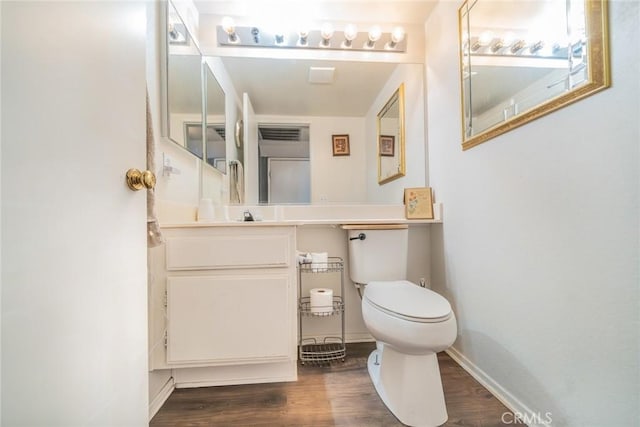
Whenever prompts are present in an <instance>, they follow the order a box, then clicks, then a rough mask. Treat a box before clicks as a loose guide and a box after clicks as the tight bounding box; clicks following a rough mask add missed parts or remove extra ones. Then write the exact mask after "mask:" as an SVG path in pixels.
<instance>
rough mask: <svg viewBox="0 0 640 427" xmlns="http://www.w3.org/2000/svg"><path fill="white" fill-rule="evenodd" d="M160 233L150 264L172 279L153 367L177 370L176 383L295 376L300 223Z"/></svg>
mask: <svg viewBox="0 0 640 427" xmlns="http://www.w3.org/2000/svg"><path fill="white" fill-rule="evenodd" d="M162 232H163V235H164V237H165V240H166V242H165V244H164V245H163V247H164V251H157V252H155V254H156V256H154V257H153V260H152V263H154V264H156V265H154V267H153V268H152V271H154V272H155V277H154V283H155V284H156V287H158V286H163V285H164V286H166V310H165V313H164V315H165V325H166V348H165V350H164V353H165V360H164V361H160V360H158V359H159V357H153V355H152V357H151V364H152V368H172V369H174V371H173V372H174V379H175V380H176V385H177V386H180V384H181V381H182V383H183V385H184V386H190V385H218V384H234V383H237V384H242V383H250V382H267V381H277V380H279V381H282V380H294V379H295V377H296V356H297V354H296V353H297V351H296V346H297V336H296V335H297V330H296V318H297V317H296V301H297V286H296V280H297V279H296V264H295V241H296V236H295V227H288V226H267V225H265V226H260V225H253V224H252V225H246V224H238V225H236V226H225V227H222V226H210V227H206V226H199V227H184V228H179V227H175V228H166V229H163V230H162ZM156 324H158V322H156ZM156 335H157V333H156ZM158 362H160V363H158ZM158 365H160V366H158ZM274 375H275V377H274Z"/></svg>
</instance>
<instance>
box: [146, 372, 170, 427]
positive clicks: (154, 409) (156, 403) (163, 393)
mask: <svg viewBox="0 0 640 427" xmlns="http://www.w3.org/2000/svg"><path fill="white" fill-rule="evenodd" d="M175 388H176V386H175V384H174V382H173V377H171V378H169V381H167V383H166V384H165V385H164V387H162V389H161V390H160V392H159V393H158V394H157V395H156V397H154V398H153V400H152V401H151V402H149V421H151V418H153V417H154V415H155V414H157V413H158V411H159V410H160V408H162V405H164V402H166V401H167V399H168V398H169V396H171V393H173V390H175Z"/></svg>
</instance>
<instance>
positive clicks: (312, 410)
mask: <svg viewBox="0 0 640 427" xmlns="http://www.w3.org/2000/svg"><path fill="white" fill-rule="evenodd" d="M373 348H375V344H374V343H358V344H349V345H348V346H347V359H346V361H345V362H344V363H342V362H334V363H332V364H330V365H327V366H309V365H305V366H299V368H298V381H297V382H290V383H272V384H251V385H239V386H225V387H203V388H191V389H176V390H175V391H174V392H173V394H172V395H171V396H170V397H169V399H168V400H167V401H166V402H165V404H164V405H163V406H162V408H161V409H160V411H158V413H157V414H156V415H155V417H153V419H152V420H151V423H150V427H168V426H171V427H174V426H175V427H177V426H283V427H284V426H288V427H294V426H296V427H298V426H313V427H316V426H317V427H329V426H353V427H378V426H380V427H383V426H384V427H387V426H402V424H401V423H400V422H399V421H398V420H397V419H396V418H395V417H394V416H393V414H391V412H389V410H388V409H387V408H386V406H385V405H384V403H382V401H381V400H380V398H379V397H378V395H377V394H376V391H375V389H374V387H373V384H371V380H370V379H369V374H368V372H367V356H368V355H369V353H370V352H371V351H372V350H373ZM438 360H439V363H440V372H441V374H442V382H443V387H444V392H445V399H446V402H447V410H448V413H449V420H448V421H447V423H446V424H445V425H446V426H487V427H490V426H501V425H505V424H503V423H502V422H501V417H502V414H503V413H504V412H507V411H508V409H507V408H506V407H505V406H503V405H502V404H501V403H500V402H499V401H498V400H497V399H496V398H495V397H493V396H492V395H491V394H490V393H489V392H488V391H487V390H486V389H485V388H483V387H482V386H481V385H480V384H479V383H478V382H477V381H476V380H474V379H473V378H472V377H471V376H470V375H469V374H467V373H466V372H465V371H464V370H463V369H462V368H461V367H460V366H458V364H456V363H455V362H454V361H453V360H452V359H451V358H450V357H449V356H448V355H447V354H445V353H440V354H438ZM505 419H506V420H510V418H505Z"/></svg>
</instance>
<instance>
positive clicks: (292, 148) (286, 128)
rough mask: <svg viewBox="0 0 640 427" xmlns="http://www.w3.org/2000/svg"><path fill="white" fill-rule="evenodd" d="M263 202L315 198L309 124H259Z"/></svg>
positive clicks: (260, 181) (289, 202)
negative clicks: (313, 195) (313, 196)
mask: <svg viewBox="0 0 640 427" xmlns="http://www.w3.org/2000/svg"><path fill="white" fill-rule="evenodd" d="M258 156H259V157H258V164H259V167H258V169H259V187H260V188H259V202H260V203H272V204H275V203H277V204H294V203H298V204H299V203H310V202H311V170H310V163H309V126H308V125H299V124H294V125H292V124H277V125H275V124H260V125H258Z"/></svg>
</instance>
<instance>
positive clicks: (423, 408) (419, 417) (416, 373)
mask: <svg viewBox="0 0 640 427" xmlns="http://www.w3.org/2000/svg"><path fill="white" fill-rule="evenodd" d="M362 316H363V318H364V323H365V325H366V326H367V329H368V330H369V332H370V333H371V335H372V336H373V337H374V338H375V339H376V342H377V343H378V346H377V348H376V350H374V351H373V352H372V353H371V355H370V356H369V359H368V362H367V368H368V370H369V375H370V376H371V380H372V382H373V384H374V386H375V388H376V391H377V392H378V395H379V396H380V398H381V399H382V401H383V402H384V403H385V405H386V406H387V407H388V408H389V410H390V411H391V412H392V413H393V414H394V415H395V416H396V417H397V418H398V420H400V421H401V422H402V423H403V424H406V425H409V426H416V427H418V426H419V427H427V426H438V425H441V424H444V423H445V422H446V421H447V418H448V416H447V409H446V406H445V400H444V393H443V390H442V381H441V379H440V369H439V367H438V359H437V355H436V353H437V352H439V351H443V350H445V349H447V348H449V347H450V346H451V345H452V344H453V342H454V341H455V338H456V330H457V326H456V318H455V315H454V314H453V311H452V310H451V306H450V304H449V302H448V301H447V300H446V299H445V298H443V297H442V296H440V295H438V294H437V293H435V292H433V291H431V290H429V289H425V288H421V287H419V286H417V285H415V284H413V283H411V282H408V281H406V280H399V281H378V282H370V283H368V284H367V286H366V287H365V292H364V295H363V298H362Z"/></svg>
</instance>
